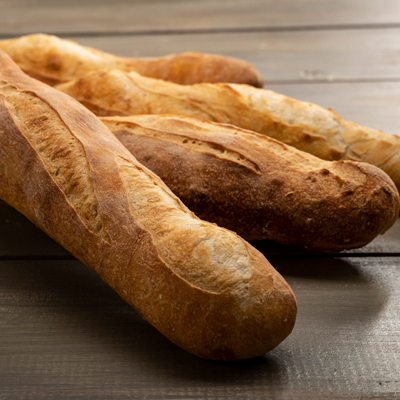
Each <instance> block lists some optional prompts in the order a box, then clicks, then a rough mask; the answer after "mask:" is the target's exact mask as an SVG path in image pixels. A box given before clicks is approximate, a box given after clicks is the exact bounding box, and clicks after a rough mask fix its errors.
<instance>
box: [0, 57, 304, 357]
mask: <svg viewBox="0 0 400 400" xmlns="http://www.w3.org/2000/svg"><path fill="white" fill-rule="evenodd" d="M0 198H1V199H3V200H4V201H6V202H7V203H8V204H10V205H11V206H13V207H15V208H16V209H17V210H19V211H20V212H21V213H23V214H24V215H25V216H27V217H28V218H29V219H30V220H31V221H32V222H33V223H35V224H36V225H37V226H38V227H39V228H41V229H43V230H44V231H45V232H46V233H48V234H49V235H50V236H51V237H52V238H53V239H55V240H56V241H57V242H59V243H60V244H61V245H63V246H64V247H65V248H66V249H67V250H69V251H70V252H71V253H72V254H73V255H74V256H75V257H77V258H78V259H79V260H81V261H83V262H84V263H85V264H86V265H87V266H89V267H90V268H91V269H93V270H94V271H96V272H97V273H98V274H99V275H100V276H101V277H102V278H103V279H104V280H105V281H106V282H107V283H108V284H109V285H110V286H111V287H112V288H114V289H115V290H116V291H117V292H118V294H119V295H120V296H121V297H122V298H123V299H124V300H126V301H127V302H128V303H129V304H131V305H132V306H133V307H134V308H135V309H136V310H137V311H138V312H139V313H140V314H141V315H142V316H143V317H144V318H145V319H146V320H148V321H149V322H150V323H151V324H153V325H154V326H155V327H156V328H157V329H158V330H159V331H160V332H161V333H163V334H164V335H165V336H166V337H168V338H169V339H170V340H171V341H172V342H174V343H175V344H177V345H179V346H181V347H182V348H184V349H186V350H187V351H189V352H191V353H193V354H196V355H198V356H200V357H205V358H211V359H219V360H235V359H244V358H250V357H254V356H257V355H260V354H263V353H264V352H266V351H269V350H271V349H272V348H274V347H275V346H276V345H278V344H279V343H280V342H281V341H282V340H283V339H284V338H285V337H286V336H287V335H289V333H290V332H291V330H292V328H293V325H294V322H295V316H296V307H297V306H296V300H295V297H294V294H293V292H292V290H291V289H290V287H289V286H288V284H287V283H286V282H285V281H284V279H283V278H282V277H281V276H280V275H279V274H278V272H276V271H275V269H274V268H273V267H272V266H271V265H270V264H269V263H268V261H267V260H266V259H265V258H264V256H263V255H262V254H261V253H259V252H258V251H257V250H256V249H254V248H253V247H252V246H250V245H249V244H248V243H247V242H245V241H244V240H243V239H241V238H240V237H238V236H237V235H235V234H234V233H233V232H230V231H228V230H226V229H223V228H219V227H217V226H216V225H214V224H210V223H208V222H204V221H201V220H200V219H198V218H197V217H195V215H194V214H193V213H192V212H190V211H189V210H188V209H187V208H186V207H185V206H184V205H183V203H182V202H181V201H180V200H179V199H178V198H177V197H176V196H175V195H173V194H172V192H171V191H170V190H169V189H168V188H167V186H166V185H165V184H164V183H163V182H162V181H161V180H160V179H159V177H158V176H156V175H155V174H154V173H152V172H151V171H149V170H148V169H147V168H145V167H144V166H142V165H141V164H140V163H139V162H138V161H137V160H136V159H135V158H134V157H133V156H132V155H131V153H129V152H128V150H126V149H125V148H124V147H123V146H122V144H121V143H120V142H119V141H118V140H117V139H116V138H115V136H114V135H113V134H112V133H111V132H110V131H109V130H108V129H107V127H106V126H105V125H104V124H103V123H101V122H100V120H99V119H98V118H96V117H95V116H94V115H93V114H92V113H91V112H89V111H88V110H87V109H86V108H84V107H83V106H82V105H80V104H79V103H77V102H76V101H75V100H74V99H72V98H70V97H69V96H67V95H65V94H63V93H61V92H59V91H57V90H55V89H53V88H51V87H49V86H47V85H45V84H42V83H40V82H38V81H36V80H34V79H31V78H29V77H27V76H26V75H24V74H23V73H22V71H21V70H20V69H19V68H18V67H17V66H16V65H15V64H14V63H13V62H12V61H11V59H10V58H9V57H8V56H7V55H6V54H5V53H4V52H2V51H1V50H0Z"/></svg>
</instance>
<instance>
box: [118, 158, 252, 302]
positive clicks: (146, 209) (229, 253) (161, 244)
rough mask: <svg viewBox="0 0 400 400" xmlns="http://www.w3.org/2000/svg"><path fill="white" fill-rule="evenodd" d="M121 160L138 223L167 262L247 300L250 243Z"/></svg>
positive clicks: (202, 284) (198, 282)
mask: <svg viewBox="0 0 400 400" xmlns="http://www.w3.org/2000/svg"><path fill="white" fill-rule="evenodd" d="M116 161H117V164H118V165H119V169H120V177H121V179H122V182H123V184H124V186H125V190H126V191H127V193H128V196H129V198H130V202H129V204H130V211H131V213H132V215H133V216H134V218H135V220H136V221H137V223H138V225H139V226H141V227H142V228H143V229H144V230H146V231H147V232H148V233H150V235H151V237H152V239H153V242H154V244H155V246H156V247H157V249H159V250H158V251H159V254H160V256H161V258H162V259H163V260H164V262H166V264H167V265H168V266H169V267H170V268H171V269H172V270H173V271H174V272H175V273H176V274H177V275H179V276H180V277H184V279H185V280H187V281H188V282H189V283H190V284H192V285H194V286H196V287H199V288H201V289H203V290H207V291H210V292H214V293H221V292H223V291H224V290H225V289H228V288H229V290H230V291H234V292H236V293H238V294H243V296H240V297H243V298H244V297H245V296H244V294H245V293H246V292H247V290H248V288H247V282H248V281H249V280H250V278H251V276H252V272H251V267H250V259H249V254H248V252H247V249H246V246H245V245H244V243H243V242H242V241H241V240H235V241H233V240H230V239H229V237H230V236H232V235H234V234H233V233H232V232H230V231H228V230H226V229H223V228H218V227H217V226H216V225H214V224H210V223H208V222H204V221H202V220H200V219H198V218H197V217H195V216H194V214H193V213H192V212H190V211H189V210H188V209H187V208H186V207H185V206H183V205H181V203H180V202H178V200H177V199H176V198H175V196H174V195H172V193H170V192H167V191H166V190H165V189H164V188H162V187H161V186H159V185H158V183H157V182H156V181H154V180H153V179H152V177H151V175H150V174H147V173H146V171H145V169H144V168H139V167H138V166H137V165H134V164H132V163H131V162H129V161H127V160H125V159H123V158H121V157H120V158H118V159H117V160H116ZM133 182H135V184H133ZM138 188H140V190H138ZM177 227H179V230H178V229H176V228H177ZM178 232H179V233H178ZM188 254H190V255H191V256H190V257H188ZM221 268H222V269H223V270H224V274H221ZM194 282H195V283H194Z"/></svg>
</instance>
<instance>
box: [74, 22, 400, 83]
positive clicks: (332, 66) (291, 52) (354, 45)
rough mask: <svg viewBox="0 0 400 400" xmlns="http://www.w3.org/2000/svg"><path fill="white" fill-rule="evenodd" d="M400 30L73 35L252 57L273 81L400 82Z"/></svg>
mask: <svg viewBox="0 0 400 400" xmlns="http://www.w3.org/2000/svg"><path fill="white" fill-rule="evenodd" d="M399 35H400V29H398V28H393V29H347V30H333V29H332V30H326V31H314V30H309V31H300V32H296V31H282V32H241V33H236V32H230V33H223V32H221V33H202V34H195V33H188V34H185V35H179V34H168V35H163V34H158V35H143V36H131V35H121V36H118V37H113V36H106V37H85V36H79V37H71V39H73V40H75V41H77V42H78V43H80V44H82V45H84V46H91V47H94V48H98V49H101V50H103V51H106V52H109V53H114V54H117V55H119V56H125V57H153V56H154V57H156V56H163V55H166V54H170V53H181V52H186V51H200V52H204V53H217V54H218V53H221V54H224V55H229V56H232V57H237V58H241V59H245V60H247V61H249V62H251V63H252V64H253V65H255V66H256V68H257V69H258V70H259V71H260V72H261V74H262V76H263V78H264V80H265V81H266V83H267V84H269V83H273V82H282V83H283V82H285V83H291V84H293V83H297V82H307V83H313V82H330V83H332V82H342V81H351V80H353V81H354V80H356V81H366V80H367V81H368V80H373V81H390V80H392V81H396V80H397V81H399V80H400V68H399V64H400V43H399V40H397V38H398V37H399Z"/></svg>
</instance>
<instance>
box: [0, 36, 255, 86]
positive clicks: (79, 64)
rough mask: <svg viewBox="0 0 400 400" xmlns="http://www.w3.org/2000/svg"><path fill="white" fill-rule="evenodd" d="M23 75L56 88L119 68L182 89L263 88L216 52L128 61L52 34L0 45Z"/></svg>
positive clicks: (240, 63)
mask: <svg viewBox="0 0 400 400" xmlns="http://www.w3.org/2000/svg"><path fill="white" fill-rule="evenodd" d="M0 49H2V50H3V51H5V52H6V53H7V54H8V55H9V56H10V57H11V58H12V59H13V60H14V61H15V62H16V63H17V64H18V65H19V66H20V67H21V68H22V70H24V71H25V72H26V73H27V74H29V75H30V76H33V77H34V78H37V79H39V80H41V81H43V82H45V83H47V84H50V85H54V84H57V83H61V82H68V81H70V80H73V79H77V78H80V77H82V76H84V75H85V74H87V73H88V72H91V71H96V70H101V69H104V68H118V69H121V70H124V71H135V72H138V73H139V74H141V75H144V76H149V77H152V78H158V79H164V80H167V81H172V82H176V83H179V84H182V85H191V84H194V83H200V82H232V83H245V84H248V85H253V86H256V87H262V86H263V80H262V77H261V75H260V73H259V72H258V71H257V70H256V69H255V68H254V67H253V66H252V65H251V64H249V63H248V62H246V61H244V60H240V59H238V58H233V57H227V56H222V55H219V54H206V53H197V52H188V53H181V54H170V55H167V56H165V57H159V58H127V57H117V56H115V55H112V54H109V53H105V52H102V51H100V50H96V49H93V48H90V47H84V46H80V45H79V44H78V43H76V42H73V41H70V40H63V39H60V38H58V37H56V36H51V35H45V34H34V35H28V36H22V37H19V38H15V39H8V40H3V41H0Z"/></svg>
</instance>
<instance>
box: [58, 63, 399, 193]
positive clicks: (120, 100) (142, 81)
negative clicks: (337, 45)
mask: <svg viewBox="0 0 400 400" xmlns="http://www.w3.org/2000/svg"><path fill="white" fill-rule="evenodd" d="M58 89H60V90H62V91H64V92H66V93H68V94H70V95H72V96H73V97H75V98H77V99H78V100H79V101H81V102H82V103H83V104H84V105H86V106H87V107H88V108H90V109H91V110H93V112H95V113H96V114H97V115H101V116H106V115H138V114H176V115H195V116H199V117H203V118H206V119H208V120H210V121H214V122H219V123H225V124H232V125H235V126H238V127H241V128H243V129H248V130H251V131H254V132H258V133H261V134H263V135H266V136H269V137H272V138H274V139H277V140H279V141H281V142H283V143H286V144H288V145H290V146H293V147H296V148H297V149H299V150H302V151H305V152H307V153H310V154H313V155H315V156H317V157H319V158H322V159H325V160H329V161H334V160H339V159H344V160H352V161H359V162H366V163H369V164H372V165H375V166H377V167H379V168H381V169H382V170H383V171H385V172H386V173H387V174H388V175H389V176H390V177H391V179H392V180H393V181H394V183H395V184H396V187H397V189H398V190H399V188H400V137H399V136H395V135H390V134H387V133H383V132H380V131H377V130H374V129H371V128H367V127H364V126H361V125H357V124H355V123H353V122H349V121H345V120H344V119H343V118H341V117H340V116H339V115H338V114H336V113H335V112H334V111H332V110H326V109H324V108H322V107H320V106H318V105H315V104H312V103H307V102H302V101H299V100H294V99H291V98H289V97H286V96H283V95H280V94H278V93H274V92H272V91H270V90H264V89H256V88H252V87H250V86H248V85H237V84H198V85H192V86H180V85H176V84H173V83H171V82H163V81H160V80H155V79H150V78H145V77H141V76H140V75H137V74H135V73H123V72H119V71H113V70H107V71H104V72H97V73H92V74H88V75H87V76H86V77H84V78H82V79H80V80H77V81H75V82H71V83H69V84H65V85H60V86H59V87H58Z"/></svg>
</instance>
